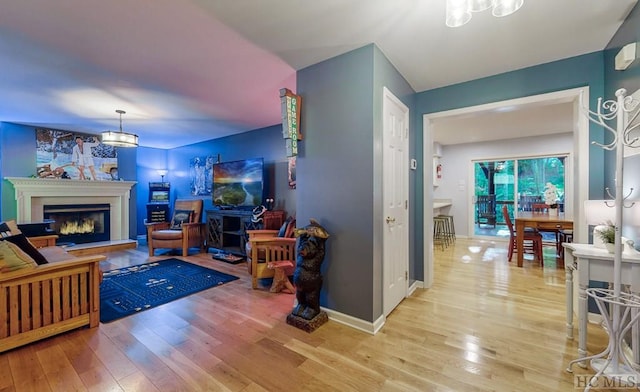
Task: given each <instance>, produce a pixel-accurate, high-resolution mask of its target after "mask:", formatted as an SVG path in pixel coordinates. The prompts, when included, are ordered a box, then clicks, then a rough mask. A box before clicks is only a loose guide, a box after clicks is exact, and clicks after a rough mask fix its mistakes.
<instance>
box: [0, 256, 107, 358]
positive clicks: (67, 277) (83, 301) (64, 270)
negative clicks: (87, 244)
mask: <svg viewBox="0 0 640 392" xmlns="http://www.w3.org/2000/svg"><path fill="white" fill-rule="evenodd" d="M69 257H70V258H69V259H67V260H63V261H56V262H51V263H49V264H43V265H38V266H37V267H35V268H32V269H22V270H17V271H13V272H9V273H3V274H0V352H4V351H7V350H10V349H13V348H15V347H19V346H22V345H25V344H27V343H31V342H35V341H37V340H40V339H44V338H47V337H50V336H53V335H57V334H59V333H62V332H66V331H69V330H72V329H75V328H78V327H82V326H85V325H88V326H89V327H91V328H93V327H97V326H98V324H99V323H100V266H99V262H100V261H102V260H105V259H106V257H105V256H101V255H93V256H82V257H74V256H71V255H69Z"/></svg>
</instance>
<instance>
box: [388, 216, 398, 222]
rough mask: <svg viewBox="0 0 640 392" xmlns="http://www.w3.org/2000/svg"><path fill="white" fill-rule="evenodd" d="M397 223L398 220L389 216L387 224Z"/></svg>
mask: <svg viewBox="0 0 640 392" xmlns="http://www.w3.org/2000/svg"><path fill="white" fill-rule="evenodd" d="M395 221H396V218H392V217H390V216H388V217H387V224H388V223H393V222H395Z"/></svg>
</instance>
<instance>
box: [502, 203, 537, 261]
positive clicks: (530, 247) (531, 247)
mask: <svg viewBox="0 0 640 392" xmlns="http://www.w3.org/2000/svg"><path fill="white" fill-rule="evenodd" d="M502 215H503V216H504V221H505V223H506V224H507V227H508V228H509V251H508V253H507V257H508V258H509V261H511V258H512V257H513V252H514V251H516V252H517V251H518V248H517V246H518V244H517V241H516V231H515V229H514V228H513V223H512V222H511V217H510V216H509V210H508V209H507V206H506V205H503V206H502ZM522 244H523V249H522V251H523V252H525V253H531V254H533V255H535V256H536V258H537V259H538V261H539V262H540V265H543V262H542V261H543V259H542V235H540V233H539V232H538V231H537V230H535V229H528V228H525V231H524V237H523V242H522Z"/></svg>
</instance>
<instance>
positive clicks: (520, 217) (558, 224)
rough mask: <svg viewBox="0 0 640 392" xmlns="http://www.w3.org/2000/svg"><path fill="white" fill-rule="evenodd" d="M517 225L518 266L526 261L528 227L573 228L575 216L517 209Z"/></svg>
mask: <svg viewBox="0 0 640 392" xmlns="http://www.w3.org/2000/svg"><path fill="white" fill-rule="evenodd" d="M514 221H515V226H516V247H517V250H518V252H517V253H518V267H522V264H523V261H524V245H523V238H524V230H525V228H526V227H531V228H534V229H538V230H540V231H554V230H573V217H571V216H570V215H567V214H565V213H564V212H560V213H558V214H557V215H553V214H549V213H541V212H531V211H516V212H515V216H514Z"/></svg>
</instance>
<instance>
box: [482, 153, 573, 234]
mask: <svg viewBox="0 0 640 392" xmlns="http://www.w3.org/2000/svg"><path fill="white" fill-rule="evenodd" d="M566 158H567V157H566V156H548V157H535V158H519V159H500V160H492V161H474V162H473V168H474V182H475V183H474V187H475V190H474V197H473V202H474V208H473V209H472V213H473V215H474V216H473V217H472V219H473V220H471V221H472V222H474V225H473V227H474V229H473V231H472V232H473V233H474V234H475V235H476V236H500V237H508V236H509V231H508V228H507V227H506V223H505V221H504V218H503V216H502V207H503V206H505V205H506V206H507V210H508V212H509V215H510V217H511V219H513V218H514V213H513V212H514V209H518V210H520V211H531V205H532V204H533V203H544V198H543V195H544V189H545V186H546V184H547V183H552V184H553V185H555V186H556V187H557V189H558V207H559V208H560V211H563V210H564V203H565V160H566ZM515 173H517V177H516V175H515Z"/></svg>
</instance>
